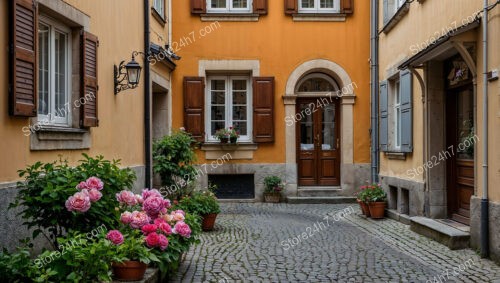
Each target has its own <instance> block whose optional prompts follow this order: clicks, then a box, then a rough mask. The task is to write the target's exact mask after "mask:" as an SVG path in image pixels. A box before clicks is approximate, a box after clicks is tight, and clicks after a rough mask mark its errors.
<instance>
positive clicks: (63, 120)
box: [38, 16, 71, 126]
mask: <svg viewBox="0 0 500 283" xmlns="http://www.w3.org/2000/svg"><path fill="white" fill-rule="evenodd" d="M70 34H71V30H70V29H69V28H68V27H66V26H64V25H61V24H60V23H58V22H56V21H54V20H52V19H49V18H47V17H43V16H41V17H40V23H39V25H38V42H39V45H38V62H39V64H38V78H39V79H38V121H39V122H42V123H44V124H45V125H55V126H70V125H71V120H70V118H71V109H70V108H71V103H70V102H69V100H70V97H71V93H70V92H71V91H70V90H71V85H70V83H71V48H70Z"/></svg>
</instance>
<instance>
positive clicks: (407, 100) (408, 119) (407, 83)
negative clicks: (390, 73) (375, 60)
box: [399, 69, 413, 152]
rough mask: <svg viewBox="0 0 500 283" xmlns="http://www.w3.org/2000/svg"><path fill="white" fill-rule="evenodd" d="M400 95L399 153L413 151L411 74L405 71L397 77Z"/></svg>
mask: <svg viewBox="0 0 500 283" xmlns="http://www.w3.org/2000/svg"><path fill="white" fill-rule="evenodd" d="M399 87H400V93H401V152H412V151H413V111H412V92H413V85H412V74H411V71H410V70H408V69H406V70H403V71H401V73H400V76H399Z"/></svg>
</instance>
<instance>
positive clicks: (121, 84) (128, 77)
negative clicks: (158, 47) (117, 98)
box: [114, 51, 142, 95]
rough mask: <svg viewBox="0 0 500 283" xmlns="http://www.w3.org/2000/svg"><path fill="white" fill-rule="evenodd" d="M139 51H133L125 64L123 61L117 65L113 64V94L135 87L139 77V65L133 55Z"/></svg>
mask: <svg viewBox="0 0 500 283" xmlns="http://www.w3.org/2000/svg"><path fill="white" fill-rule="evenodd" d="M139 53H141V52H137V51H134V52H133V53H132V60H131V61H130V62H128V63H127V64H126V65H125V61H121V62H120V65H119V66H116V65H115V68H114V73H115V95H116V94H118V93H119V92H120V91H122V90H127V89H133V88H136V87H137V85H138V84H139V81H140V79H141V69H142V67H141V65H139V63H137V61H135V56H137V54H139Z"/></svg>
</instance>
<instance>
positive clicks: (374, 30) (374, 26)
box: [370, 0, 380, 183]
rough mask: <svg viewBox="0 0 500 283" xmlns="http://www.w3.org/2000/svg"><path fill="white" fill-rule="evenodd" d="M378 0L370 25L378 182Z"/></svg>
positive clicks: (374, 163) (373, 171) (373, 150)
mask: <svg viewBox="0 0 500 283" xmlns="http://www.w3.org/2000/svg"><path fill="white" fill-rule="evenodd" d="M378 2H379V1H378V0H371V5H370V6H371V17H370V19H371V25H370V72H371V83H370V84H371V91H370V93H371V95H370V96H371V98H370V99H371V111H370V112H371V158H370V160H371V178H370V180H371V182H372V183H373V182H378V172H379V159H380V156H379V148H378V139H379V136H378V133H379V125H378V104H379V101H378V94H379V93H378V20H379V19H378V14H379V12H378Z"/></svg>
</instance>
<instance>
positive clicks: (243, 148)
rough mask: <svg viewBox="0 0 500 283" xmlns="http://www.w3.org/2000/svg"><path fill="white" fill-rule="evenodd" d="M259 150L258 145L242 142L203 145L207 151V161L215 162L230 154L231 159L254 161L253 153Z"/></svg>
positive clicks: (203, 148)
mask: <svg viewBox="0 0 500 283" xmlns="http://www.w3.org/2000/svg"><path fill="white" fill-rule="evenodd" d="M257 149H258V146H257V144H256V143H250V142H242V143H236V144H222V143H219V142H207V143H204V144H202V145H201V150H202V151H205V159H207V160H214V159H219V158H221V156H223V155H225V154H227V153H229V154H231V159H248V160H251V159H253V153H254V151H256V150H257Z"/></svg>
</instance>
